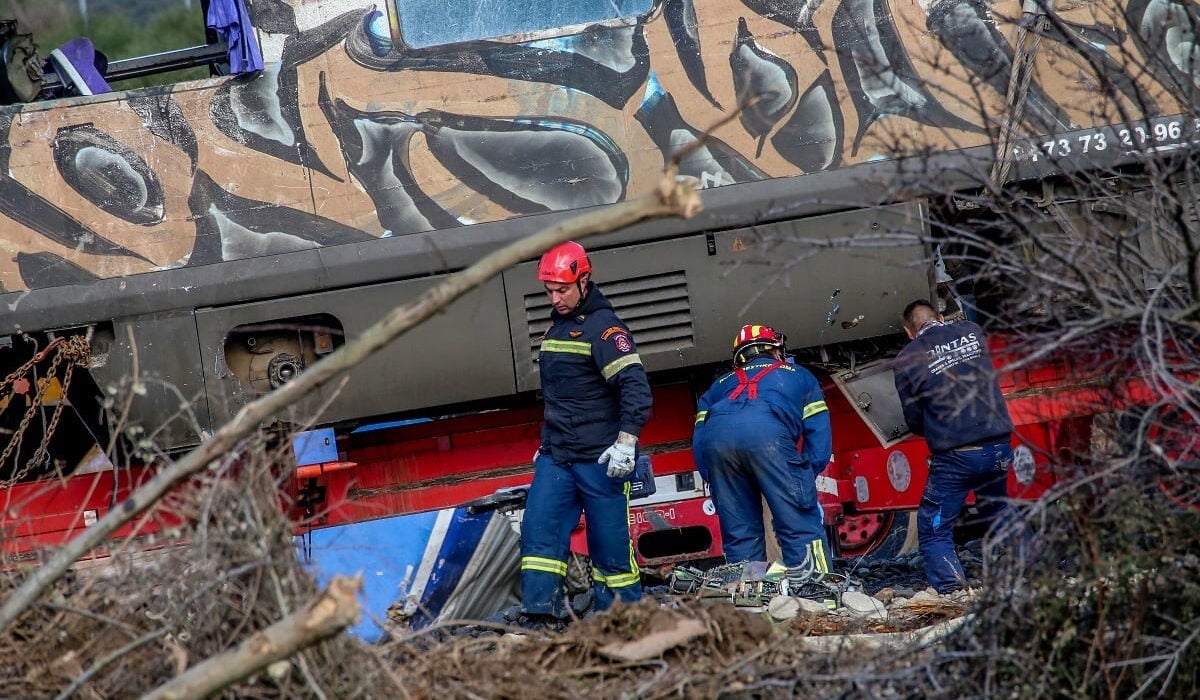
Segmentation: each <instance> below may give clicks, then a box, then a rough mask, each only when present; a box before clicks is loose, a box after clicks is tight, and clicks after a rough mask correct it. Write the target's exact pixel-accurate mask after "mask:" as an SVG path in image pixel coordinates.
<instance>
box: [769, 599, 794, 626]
mask: <svg viewBox="0 0 1200 700" xmlns="http://www.w3.org/2000/svg"><path fill="white" fill-rule="evenodd" d="M767 612H768V613H770V615H771V619H772V620H776V621H778V622H783V621H784V620H791V619H794V618H795V617H796V615H799V614H800V600H799V599H798V598H793V597H791V596H786V595H777V596H775V597H774V598H772V599H771V602H770V603H767Z"/></svg>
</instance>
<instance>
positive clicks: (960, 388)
mask: <svg viewBox="0 0 1200 700" xmlns="http://www.w3.org/2000/svg"><path fill="white" fill-rule="evenodd" d="M904 331H905V333H907V334H908V337H909V339H910V340H911V341H912V342H910V343H909V344H908V345H907V346H906V347H905V348H904V349H903V350H901V351H900V354H899V355H898V356H897V357H896V362H895V367H894V369H895V378H896V391H897V392H898V393H899V394H900V402H901V404H902V405H903V407H904V420H905V422H906V423H908V427H909V428H910V429H911V430H912V431H913V433H915V434H916V435H920V436H922V437H924V438H925V442H926V443H927V444H928V446H929V452H930V459H929V479H928V480H927V481H926V484H925V492H924V494H923V496H922V498H921V505H920V507H919V508H918V510H917V535H918V538H919V541H920V547H921V552H922V554H923V555H924V559H925V578H926V580H928V581H929V584H930V585H931V586H933V587H934V588H935V589H937V591H938V593H949V592H952V591H955V590H958V589H960V588H962V586H963V584H964V582H965V581H966V577H965V575H964V574H963V569H962V564H961V563H960V562H959V561H958V556H957V555H956V554H955V552H954V539H953V535H954V524H955V522H956V521H957V520H958V517H959V515H960V514H961V512H962V508H963V504H964V503H965V502H966V498H967V494H968V493H969V492H971V491H974V492H975V498H976V502H977V505H978V507H979V511H980V516H981V517H982V518H983V519H984V520H985V521H987V522H994V521H995V520H996V519H997V518H998V517H999V516H1000V514H1001V512H1002V511H1003V510H1004V509H1005V507H1006V504H1007V500H1006V497H1007V482H1008V478H1007V477H1008V469H1009V467H1010V466H1012V461H1013V451H1012V444H1011V440H1012V429H1013V425H1012V419H1011V418H1009V415H1008V406H1007V404H1006V403H1005V402H1004V396H1003V394H1001V392H1000V385H999V383H998V382H997V381H996V370H995V367H994V366H993V365H992V359H991V356H990V355H989V354H988V348H987V341H986V339H985V338H984V334H983V329H982V328H980V327H979V326H978V325H976V324H974V323H972V322H970V321H962V322H959V323H946V321H945V319H943V318H942V316H941V314H939V313H938V312H937V309H935V308H934V307H933V305H932V304H930V303H929V302H928V301H926V300H924V299H918V300H916V301H914V302H912V303H911V304H909V305H908V306H907V307H905V309H904Z"/></svg>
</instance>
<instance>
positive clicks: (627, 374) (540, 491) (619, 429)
mask: <svg viewBox="0 0 1200 700" xmlns="http://www.w3.org/2000/svg"><path fill="white" fill-rule="evenodd" d="M591 275H592V266H591V263H590V262H589V261H588V258H587V254H586V252H585V251H584V249H583V247H582V246H580V245H579V244H578V243H574V242H568V243H563V244H562V245H559V246H555V247H554V248H551V249H550V250H549V251H547V252H546V254H545V255H544V256H542V259H541V262H540V263H539V264H538V279H539V280H541V281H542V283H543V284H544V285H545V288H546V293H547V294H548V295H549V297H550V303H551V305H552V306H553V307H554V308H553V311H552V312H551V314H550V317H551V320H552V324H551V326H550V329H549V330H548V331H546V335H545V336H544V337H543V339H542V343H541V351H540V353H539V357H538V365H539V368H540V376H541V383H542V397H543V399H544V400H545V423H544V425H543V428H542V439H541V446H540V447H539V448H538V452H537V454H536V455H535V459H534V474H533V485H532V486H531V487H530V490H529V498H528V501H527V503H526V507H525V518H524V521H523V523H522V527H521V609H522V613H523V616H524V618H525V620H524V621H523V622H525V623H530V624H532V625H538V624H553V623H554V622H555V621H558V620H562V619H563V618H564V617H565V615H566V605H565V601H564V598H563V582H564V579H565V577H566V575H567V558H568V556H569V554H570V551H569V549H570V537H571V531H572V530H573V529H575V526H576V525H577V524H578V522H579V516H580V513H581V512H583V513H586V514H587V543H588V554H589V555H590V556H591V559H592V589H593V591H594V592H595V608H596V609H597V610H605V609H607V608H609V607H611V606H612V604H613V602H614V600H615V599H618V598H619V599H620V600H622V601H624V602H634V601H637V600H640V599H641V597H642V584H641V575H640V573H639V571H638V566H637V562H636V560H635V559H634V553H633V543H632V541H631V540H630V538H629V489H630V485H629V477H630V475H631V474H632V472H633V469H634V465H635V462H636V460H637V440H638V436H639V434H640V433H641V429H642V425H643V424H644V423H645V422H646V419H647V418H648V417H649V415H650V402H651V398H650V383H649V381H648V380H647V379H646V372H645V369H644V368H643V367H642V362H641V359H640V358H639V357H638V352H637V347H636V346H635V345H634V342H633V338H632V337H631V336H630V334H629V329H628V328H627V327H626V326H625V324H624V323H623V322H622V321H621V319H619V318H618V317H617V315H616V313H614V312H613V307H612V304H610V303H609V302H608V300H607V299H605V298H604V295H603V294H601V293H600V290H599V289H597V288H596V286H595V284H593V282H592V281H591Z"/></svg>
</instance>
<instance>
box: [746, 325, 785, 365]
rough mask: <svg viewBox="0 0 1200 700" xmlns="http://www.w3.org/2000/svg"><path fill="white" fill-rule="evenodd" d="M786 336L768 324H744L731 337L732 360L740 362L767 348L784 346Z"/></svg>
mask: <svg viewBox="0 0 1200 700" xmlns="http://www.w3.org/2000/svg"><path fill="white" fill-rule="evenodd" d="M786 341H787V336H785V335H784V334H782V333H780V332H779V331H777V330H775V329H774V328H771V327H770V326H755V325H750V324H746V325H745V326H742V330H740V331H738V334H737V337H736V338H734V339H733V361H734V363H735V364H740V363H741V362H743V361H745V360H746V359H747V357H748V356H749V355H754V354H756V353H760V352H765V351H766V350H768V349H769V348H780V349H783V348H784V343H785V342H786Z"/></svg>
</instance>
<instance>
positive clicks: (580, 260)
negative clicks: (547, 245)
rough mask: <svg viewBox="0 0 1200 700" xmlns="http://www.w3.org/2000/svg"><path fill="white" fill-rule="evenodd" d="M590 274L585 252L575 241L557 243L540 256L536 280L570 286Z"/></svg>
mask: <svg viewBox="0 0 1200 700" xmlns="http://www.w3.org/2000/svg"><path fill="white" fill-rule="evenodd" d="M590 274H592V263H591V262H590V261H589V260H588V256H587V251H585V250H584V249H583V246H581V245H579V244H578V243H576V242H575V241H567V242H566V243H559V244H558V245H556V246H554V247H553V248H551V249H550V250H547V251H546V254H545V255H543V256H542V260H541V262H539V263H538V279H539V280H541V281H543V282H557V283H558V284H571V283H573V282H578V281H579V278H580V277H583V276H584V275H590Z"/></svg>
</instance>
